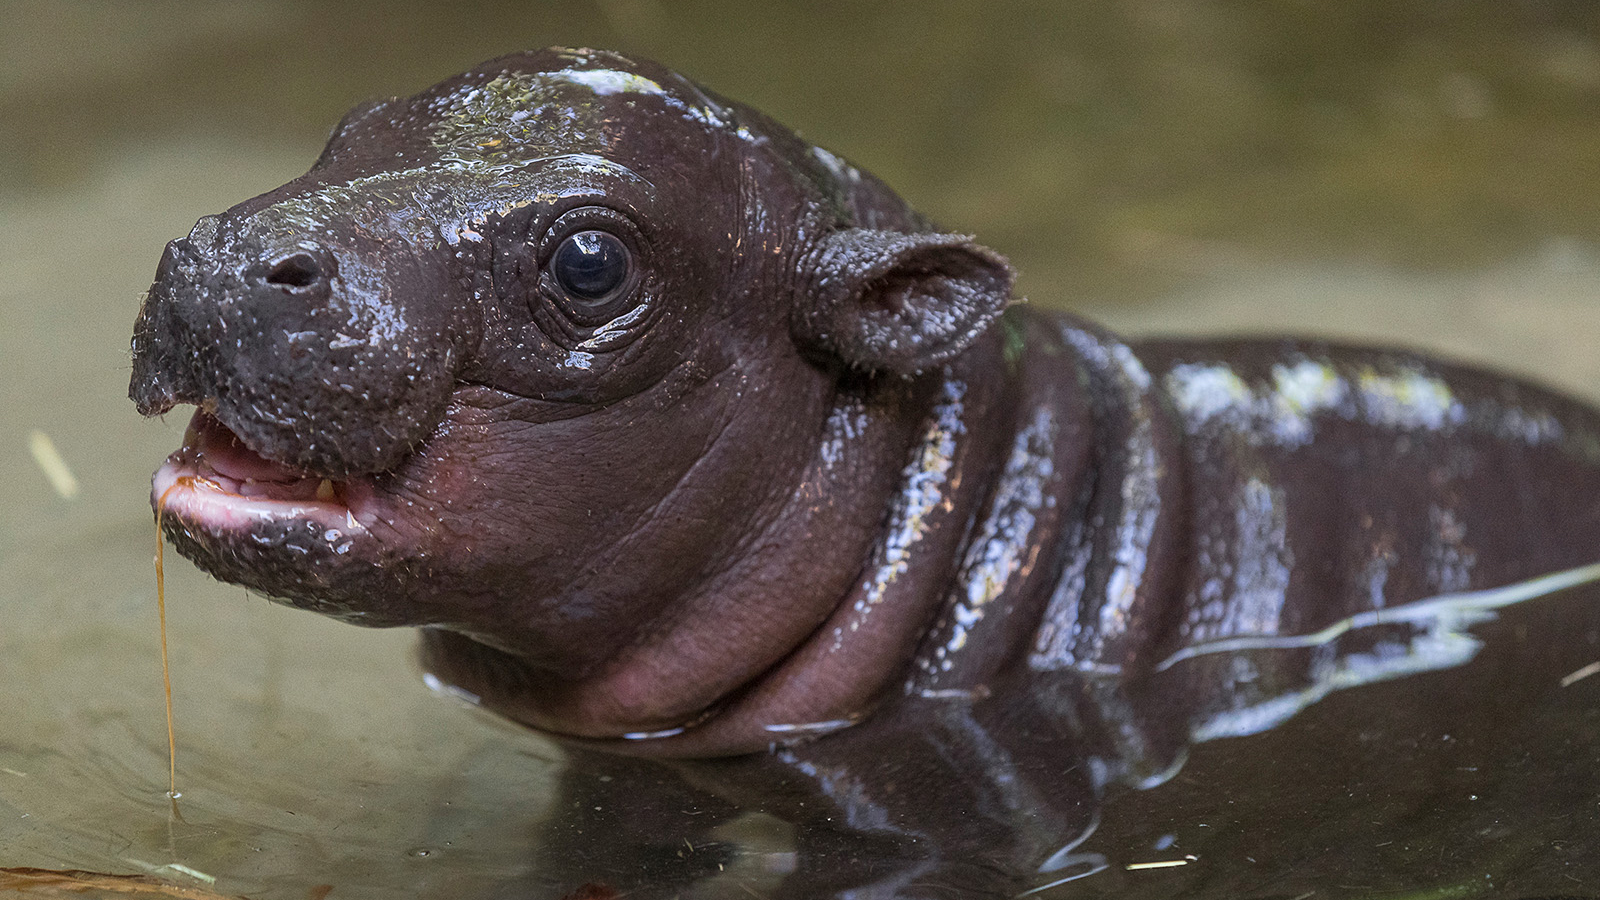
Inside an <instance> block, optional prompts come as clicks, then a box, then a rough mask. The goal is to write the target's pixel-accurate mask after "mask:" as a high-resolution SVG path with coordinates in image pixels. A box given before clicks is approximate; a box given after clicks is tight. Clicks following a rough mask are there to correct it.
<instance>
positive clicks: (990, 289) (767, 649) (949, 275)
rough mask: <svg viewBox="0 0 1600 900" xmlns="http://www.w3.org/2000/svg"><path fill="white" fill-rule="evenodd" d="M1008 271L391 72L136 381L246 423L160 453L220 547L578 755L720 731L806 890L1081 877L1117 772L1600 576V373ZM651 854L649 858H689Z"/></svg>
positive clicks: (779, 180) (219, 219)
mask: <svg viewBox="0 0 1600 900" xmlns="http://www.w3.org/2000/svg"><path fill="white" fill-rule="evenodd" d="M1011 281H1012V273H1011V271H1010V269H1009V267H1008V265H1007V263H1006V262H1005V260H1004V259H1003V258H1002V257H1001V256H1000V255H999V254H997V253H996V252H994V251H993V250H990V249H988V248H985V247H983V246H981V245H979V244H977V243H976V242H975V241H974V240H973V239H971V238H969V237H966V236H962V235H958V234H949V233H945V232H942V231H940V230H939V229H937V228H936V227H935V226H933V225H932V224H931V223H929V222H928V221H927V220H925V219H924V218H922V217H921V216H919V215H918V214H917V213H916V212H914V211H913V210H911V209H910V208H909V207H908V206H907V205H906V204H905V203H904V202H903V201H901V200H900V199H899V198H898V197H896V196H895V195H894V194H893V193H892V192H891V191H890V190H889V189H888V188H887V187H885V186H884V185H883V184H881V183H880V182H878V181H877V180H875V179H874V178H872V177H871V176H870V175H867V174H866V173H863V172H861V171H859V170H857V169H855V168H854V167H852V166H850V165H849V164H848V163H846V162H845V161H843V160H841V159H840V158H839V157H837V156H834V155H833V154H831V153H828V152H826V151H823V150H820V149H818V148H815V147H812V146H810V145H809V144H806V143H804V142H802V141H800V140H799V139H798V138H797V137H795V136H794V135H793V134H792V133H791V132H789V131H787V130H786V129H784V128H783V127H782V126H780V125H777V124H776V123H773V122H771V121H770V120H768V119H766V118H765V117H763V116H761V115H760V114H759V113H756V112H755V111H753V110H750V109H748V108H746V107H743V106H741V105H739V104H737V103H733V102H730V101H727V100H724V99H721V98H719V97H716V96H715V95H712V94H710V93H708V92H706V91H704V90H703V89H701V88H699V87H697V86H696V85H694V84H692V83H691V82H688V81H687V80H685V79H683V78H681V77H680V76H678V75H675V74H673V73H671V72H670V71H668V70H666V69H664V68H661V67H660V66H657V65H654V64H651V63H645V62H637V61H632V60H628V59H624V58H623V57H620V56H617V55H615V54H609V53H601V52H591V51H565V50H549V51H542V52H537V53H528V54H518V55H512V56H507V57H503V58H501V59H497V60H494V61H491V62H488V63H485V64H483V65H482V66H479V67H477V68H475V69H473V70H471V71H469V72H467V73H465V74H463V75H460V76H457V77H455V78H452V79H450V80H447V81H445V82H443V83H441V84H439V85H437V86H435V87H433V88H430V89H428V90H427V91H424V92H423V93H421V94H418V95H417V96H415V97H411V98H404V99H392V100H386V101H381V102H377V103H372V104H368V105H365V106H362V107H359V108H357V109H356V110H355V111H353V112H352V113H351V114H350V115H349V116H347V117H346V118H345V120H344V122H343V123H341V124H340V126H339V128H338V129H337V130H336V131H335V133H334V136H333V137H332V139H331V140H330V142H329V144H328V148H327V149H326V150H325V151H324V153H323V155H322V157H321V158H320V159H319V160H318V161H317V163H316V165H315V166H313V168H312V169H311V171H310V172H308V173H307V174H306V175H305V176H303V177H301V178H299V179H296V180H295V181H292V182H290V183H288V184H286V185H284V186H283V187H281V188H278V189H277V190H274V191H272V192H270V193H267V194H264V195H262V196H260V197H257V198H255V199H252V200H248V201H245V202H244V203H241V204H240V205H238V206H236V207H234V208H232V209H230V210H228V211H226V212H224V213H222V214H220V215H216V216H208V217H206V218H204V219H202V220H200V222H199V223H198V224H197V225H196V226H195V229H194V230H193V231H192V232H191V233H190V235H189V236H188V237H186V238H183V239H180V240H176V241H173V242H172V243H171V244H170V245H169V246H168V248H167V252H166V254H165V256H164V257H163V259H162V261H161V265H160V268H159V270H158V272H157V275H156V281H155V284H154V286H153V287H152V288H151V291H150V294H149V296H148V299H147V300H146V301H145V304H144V307H143V309H142V311H141V313H140V317H139V320H138V322H137V324H136V326H135V332H134V338H133V361H134V372H133V379H132V385H131V388H130V394H131V396H132V398H133V400H134V401H135V403H136V404H137V405H138V407H139V410H140V412H141V413H143V414H145V415H156V414H161V413H165V412H167V411H169V410H171V409H173V408H174V407H176V406H178V405H180V404H192V405H194V406H196V407H198V408H199V410H200V411H199V412H198V413H197V414H196V416H195V420H194V423H193V425H192V427H191V429H190V432H189V435H188V437H187V439H186V441H185V446H184V447H183V449H181V450H180V451H178V452H177V453H175V454H174V455H173V457H172V458H171V459H170V460H169V461H168V464H167V465H166V466H164V467H163V468H162V470H161V471H160V472H158V473H157V476H156V482H155V491H154V494H155V496H156V497H157V498H161V497H163V496H164V497H165V498H166V499H165V504H164V507H165V515H164V517H163V525H164V529H165V532H166V535H167V537H168V538H169V539H170V540H171V541H172V542H173V543H174V545H175V546H176V547H177V548H178V549H179V550H180V551H181V552H182V553H183V554H184V555H186V556H188V557H189V558H190V559H192V560H194V561H195V563H196V564H198V565H199V566H201V567H202V568H203V569H205V570H206V571H208V572H210V573H212V574H213V575H215V576H216V577H218V578H221V579H224V580H227V581H233V582H238V583H241V584H244V585H247V586H249V587H251V588H253V589H256V590H259V591H261V592H263V593H265V594H268V595H270V596H272V597H274V598H277V599H280V600H282V601H283V602H285V603H289V604H292V605H295V606H299V607H302V608H305V609H310V610H314V611H318V612H322V613H325V614H328V615H332V616H335V617H337V618H340V619H343V620H345V621H349V622H353V623H356V624H363V625H370V626H399V625H410V626H422V627H423V629H424V631H423V634H424V642H423V643H424V658H425V664H426V666H427V668H428V669H429V671H430V672H431V673H433V675H434V676H435V677H437V678H438V679H440V680H441V681H442V682H444V683H446V684H450V685H452V686H454V687H456V688H458V689H459V690H460V691H461V692H464V693H466V694H469V695H471V696H473V697H475V698H477V699H478V701H479V702H481V703H482V704H483V705H484V706H486V707H488V708H490V709H493V710H495V711H497V712H499V713H501V714H503V715H505V716H508V717H510V718H512V719H514V720H516V721H519V722H522V723H525V724H527V725H530V726H532V727H534V728H537V729H540V730H542V731H546V732H549V733H551V734H554V735H557V736H560V737H561V738H563V739H564V740H565V741H566V742H567V743H568V744H569V746H572V747H573V748H574V752H575V753H578V754H588V753H590V752H592V751H601V752H602V753H606V754H623V755H626V756H629V757H661V758H670V759H707V758H718V759H722V761H721V762H708V763H675V764H674V765H675V766H676V767H677V768H678V769H679V770H680V774H682V775H683V776H684V780H683V781H682V782H681V784H682V785H684V787H682V790H685V791H689V790H695V791H697V792H696V793H695V796H696V797H697V798H699V799H697V800H696V801H695V802H696V803H699V804H701V805H702V806H703V807H704V808H703V809H702V810H701V811H702V812H704V813H705V815H704V816H703V817H702V818H701V819H699V820H698V821H696V823H695V825H694V827H695V828H697V829H700V830H702V831H703V830H709V829H710V828H711V827H712V825H713V824H714V823H715V822H716V821H718V820H719V819H720V818H722V817H723V816H724V815H729V814H731V810H732V807H727V808H725V809H724V808H721V807H718V805H717V804H718V803H719V802H720V801H718V800H717V799H715V796H714V795H715V794H721V795H724V796H733V797H736V798H737V799H738V801H739V802H740V803H741V804H743V805H744V807H745V808H760V809H765V810H768V811H771V812H772V813H773V814H775V815H778V816H780V817H781V818H785V819H788V820H789V821H792V822H795V823H797V824H800V825H802V826H803V827H802V828H801V830H800V832H799V833H798V837H797V840H798V841H799V843H800V848H801V854H800V859H801V863H800V870H799V871H798V872H796V873H795V874H794V875H793V876H791V878H790V879H789V880H788V881H787V882H786V883H785V888H784V890H785V891H787V892H788V893H785V894H784V896H794V897H817V896H829V895H832V894H833V893H836V892H838V891H843V890H846V889H849V888H852V887H855V889H856V890H857V891H858V893H854V894H851V896H854V897H922V896H963V897H970V896H989V895H993V896H1012V895H1015V894H1017V893H1019V892H1021V891H1025V890H1028V889H1029V888H1031V887H1035V886H1041V885H1045V884H1049V883H1051V882H1052V881H1054V880H1059V879H1058V876H1059V875H1060V873H1067V872H1071V871H1073V870H1072V868H1071V867H1072V866H1074V865H1079V864H1080V861H1077V860H1075V859H1073V858H1072V852H1071V851H1072V849H1073V847H1074V846H1076V843H1077V841H1078V839H1079V838H1080V836H1082V835H1084V834H1085V833H1086V831H1087V830H1089V829H1090V828H1091V827H1092V822H1093V821H1094V811H1095V809H1096V807H1097V804H1098V803H1099V798H1100V796H1101V794H1102V792H1103V790H1104V789H1105V788H1106V786H1107V785H1108V784H1109V783H1111V782H1114V781H1118V780H1120V781H1124V782H1131V783H1134V784H1144V785H1150V784H1156V783H1159V782H1160V781H1162V780H1164V779H1165V778H1167V777H1169V776H1170V775H1171V774H1172V773H1173V772H1174V771H1175V770H1176V767H1177V766H1178V765H1179V764H1180V763H1181V761H1182V759H1183V755H1184V752H1185V748H1186V747H1188V746H1189V745H1190V744H1191V743H1192V742H1194V741H1197V740H1208V739H1212V738H1219V737H1230V736H1238V735H1244V734H1252V733H1258V732H1261V731H1263V730H1265V729H1268V728H1271V727H1273V726H1275V725H1276V724H1278V723H1280V722H1282V721H1284V720H1286V719H1287V718H1289V717H1291V716H1292V715H1294V714H1295V712H1297V711H1299V710H1300V709H1303V708H1305V707H1306V706H1308V705H1310V704H1311V703H1314V702H1315V701H1316V700H1317V699H1319V698H1320V697H1321V696H1323V695H1325V694H1326V693H1328V692H1330V691H1333V690H1339V689H1344V688H1350V687H1360V686H1361V685H1363V684H1367V683H1374V682H1377V681H1385V680H1390V679H1394V678H1398V677H1401V676H1403V675H1409V674H1415V673H1417V672H1425V671H1433V670H1439V669H1446V668H1451V667H1455V666H1460V665H1464V664H1467V663H1468V662H1470V660H1471V658H1472V656H1473V653H1474V652H1475V651H1474V650H1473V648H1472V647H1470V646H1467V644H1470V643H1471V641H1470V640H1468V641H1467V642H1466V644H1463V643H1462V642H1461V641H1458V640H1455V638H1457V637H1461V636H1464V635H1465V634H1466V633H1467V631H1466V629H1467V628H1468V626H1470V625H1472V624H1475V623H1476V622H1479V621H1483V620H1484V617H1488V618H1493V616H1494V614H1495V610H1500V609H1503V608H1506V607H1508V606H1511V605H1515V604H1521V603H1528V602H1535V601H1537V599H1538V598H1539V597H1542V596H1545V595H1548V594H1551V593H1553V592H1556V591H1559V590H1563V589H1566V588H1569V587H1572V586H1575V585H1582V584H1586V583H1589V582H1592V581H1594V580H1595V579H1596V578H1600V570H1595V569H1593V568H1588V567H1591V566H1592V565H1593V564H1595V563H1596V562H1597V561H1600V416H1597V415H1596V413H1595V412H1594V411H1593V410H1591V409H1589V408H1587V407H1585V406H1583V405H1581V404H1579V403H1576V402H1574V401H1571V400H1568V399H1565V398H1563V397H1561V396H1558V395H1556V394H1553V393H1551V392H1549V391H1546V390H1543V389H1540V388H1538V387H1534V386H1531V385H1528V384H1526V383H1520V382H1515V381H1511V380H1507V379H1504V378H1501V377H1498V376H1494V375H1491V374H1487V373H1484V372H1480V371H1477V370H1472V369H1469V368H1465V367H1460V366H1455V365H1450V364H1445V363H1440V362H1436V361H1432V360H1429V359H1427V358H1425V357H1422V356H1418V355H1415V354H1410V353H1405V352H1398V351H1384V350H1366V349H1357V348H1346V347H1338V346H1330V345H1328V344H1325V343H1320V342H1315V341H1292V340H1249V341H1234V342H1168V341H1161V342H1125V341H1122V340H1121V339H1119V338H1117V337H1116V336H1114V335H1111V334H1109V333H1107V332H1105V331H1103V330H1101V329H1098V328H1097V327H1095V326H1093V325H1090V324H1088V323H1085V322H1083V321H1081V320H1078V319H1075V318H1073V317H1071V316H1069V315H1064V314H1053V313H1047V312H1043V311H1038V310H1034V309H1030V308H1027V307H1022V306H1017V305H1015V298H1013V296H1012V294H1011ZM1572 627H1573V628H1574V629H1575V631H1574V634H1575V635H1579V636H1587V637H1585V638H1584V639H1587V640H1590V641H1593V640H1600V637H1597V636H1595V634H1593V632H1594V631H1595V630H1596V626H1595V624H1594V622H1593V621H1592V620H1591V621H1587V622H1578V623H1572ZM1585 629H1588V630H1587V631H1586V630H1585ZM1375 644H1382V645H1383V646H1384V647H1387V648H1392V649H1393V652H1387V653H1385V654H1379V655H1378V656H1376V657H1375V656H1373V655H1372V653H1371V650H1372V647H1373V646H1374V645H1375ZM1374 660H1377V662H1374ZM1241 666H1246V667H1248V669H1249V673H1248V675H1244V674H1241V672H1242V671H1243V670H1242V669H1241ZM586 758H587V757H586ZM607 759H609V757H604V756H602V757H597V758H595V759H594V760H591V761H590V763H589V768H588V769H587V770H584V771H586V772H588V773H589V775H592V773H593V772H595V771H601V770H607V771H610V769H607V767H616V777H615V778H613V779H612V780H611V781H609V782H605V783H606V784H612V785H619V786H620V785H628V787H627V788H626V789H622V788H620V787H618V788H615V789H614V790H615V791H616V793H617V794H618V797H617V798H615V799H617V800H618V802H620V799H621V797H622V795H631V796H632V799H633V800H634V801H636V802H637V801H638V797H639V795H641V794H645V795H648V794H650V793H651V791H649V790H646V791H638V790H635V788H636V785H637V782H638V780H639V779H640V778H645V779H647V780H650V779H654V778H656V777H657V776H656V775H651V774H645V775H639V774H638V773H639V772H646V773H650V772H659V771H660V770H659V769H651V768H645V769H638V768H636V767H635V766H636V764H634V763H626V762H622V761H616V762H606V761H604V760H607ZM630 767H634V768H630ZM589 775H581V774H580V775H579V776H575V783H576V782H577V781H583V782H585V783H586V784H588V788H589V789H596V788H595V784H596V783H597V782H594V781H593V779H592V778H590V777H589ZM712 782H714V783H715V784H716V786H717V788H716V791H715V792H710V793H708V792H698V789H691V788H689V787H687V785H691V784H700V785H704V784H709V783H712ZM652 783H654V782H652ZM673 790H677V789H673ZM673 790H668V789H666V788H659V786H658V789H656V790H655V794H656V795H657V796H659V797H661V798H664V799H662V800H661V801H660V804H659V805H660V806H661V807H662V808H667V807H672V806H674V805H678V806H681V805H682V803H679V800H680V799H681V798H680V796H679V795H678V794H676V793H673ZM685 802H687V801H685ZM586 808H587V805H586ZM719 809H720V810H721V812H719V811H718V810H719ZM641 815H642V814H641ZM648 821H651V822H654V821H655V820H653V819H650V820H648ZM614 825H615V823H613V826H614ZM561 827H565V826H561ZM607 827H612V826H607ZM652 827H654V826H652ZM685 827H687V826H685ZM557 830H558V831H559V830H560V827H558V829H557ZM566 833H568V834H571V835H575V834H580V833H588V834H594V833H596V831H595V830H592V829H590V830H586V829H582V828H578V827H577V826H576V825H574V826H571V828H568V830H567V832H566ZM574 840H578V839H576V838H574ZM668 843H674V844H675V843H676V838H673V839H672V840H669V841H668ZM872 847H877V848H879V849H880V850H881V853H877V854H876V855H874V854H873V853H869V852H868V851H866V850H862V849H861V848H872ZM840 848H844V850H840ZM858 851H859V852H858ZM841 853H844V854H845V855H846V856H852V858H856V862H855V863H853V864H845V863H843V862H841V856H840V854H841ZM858 857H859V858H858ZM583 858H584V857H583V854H582V853H579V854H577V856H571V855H569V856H568V857H567V861H568V862H569V864H570V863H571V861H572V860H573V859H578V860H580V861H581V860H582V859H583ZM601 868H604V866H601ZM579 869H581V866H579ZM642 871H643V874H640V871H639V870H636V871H635V872H634V874H633V875H629V873H628V872H626V871H619V872H616V873H611V874H610V875H609V876H608V877H610V878H612V879H629V878H633V879H636V880H637V881H638V882H639V884H638V885H636V887H637V888H638V889H639V890H640V891H641V892H643V893H641V894H640V895H641V896H652V895H653V894H650V893H648V892H649V891H652V890H657V889H659V890H662V891H665V892H667V895H670V890H669V889H675V888H673V887H672V885H673V884H675V883H680V882H683V881H684V880H686V879H689V878H691V877H692V874H683V873H678V874H670V873H663V872H653V871H651V870H648V868H647V869H646V870H642ZM579 874H580V875H581V871H580V872H579Z"/></svg>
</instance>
